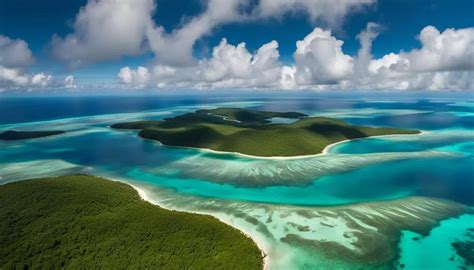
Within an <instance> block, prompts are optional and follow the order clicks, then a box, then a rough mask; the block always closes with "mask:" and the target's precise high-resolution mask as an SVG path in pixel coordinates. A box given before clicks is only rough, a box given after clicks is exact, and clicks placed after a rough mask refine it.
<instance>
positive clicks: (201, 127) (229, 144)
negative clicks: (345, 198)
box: [111, 108, 420, 157]
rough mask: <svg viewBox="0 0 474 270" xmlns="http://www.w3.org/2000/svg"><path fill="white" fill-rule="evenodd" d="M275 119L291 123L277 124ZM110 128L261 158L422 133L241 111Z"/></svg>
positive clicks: (297, 115)
mask: <svg viewBox="0 0 474 270" xmlns="http://www.w3.org/2000/svg"><path fill="white" fill-rule="evenodd" d="M274 118H285V119H289V120H292V122H291V123H283V124H282V123H273V122H272V119H274ZM111 128H115V129H131V130H140V131H139V136H140V137H142V138H145V139H150V140H155V141H159V142H160V143H162V144H163V145H168V146H180V147H193V148H201V149H210V150H215V151H222V152H232V153H241V154H246V155H252V156H261V157H273V156H281V157H291V156H303V155H314V154H318V153H321V152H322V151H323V149H324V148H325V147H326V146H328V145H330V144H333V143H336V142H340V141H344V140H349V139H358V138H364V137H370V136H379V135H392V134H418V133H420V131H418V130H406V129H396V128H375V127H367V126H355V125H350V124H348V123H346V122H344V121H342V120H338V119H332V118H327V117H308V116H307V115H305V114H302V113H298V112H268V111H257V110H249V109H240V108H218V109H211V110H198V111H196V112H194V113H186V114H183V115H179V116H176V117H173V118H165V119H163V120H151V121H135V122H128V123H117V124H113V125H112V126H111Z"/></svg>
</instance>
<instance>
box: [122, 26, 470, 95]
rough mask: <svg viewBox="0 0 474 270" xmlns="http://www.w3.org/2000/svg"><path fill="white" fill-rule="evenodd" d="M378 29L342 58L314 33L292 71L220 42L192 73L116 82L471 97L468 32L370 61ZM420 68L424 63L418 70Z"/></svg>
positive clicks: (431, 33) (331, 40)
mask: <svg viewBox="0 0 474 270" xmlns="http://www.w3.org/2000/svg"><path fill="white" fill-rule="evenodd" d="M381 30H383V27H382V26H380V25H378V24H375V23H369V24H368V25H367V27H366V29H364V30H363V31H361V33H360V34H359V35H357V39H358V41H359V43H360V48H359V51H358V53H357V54H356V55H354V56H350V55H347V54H345V53H344V52H343V50H342V45H343V41H342V40H339V39H337V38H336V37H335V36H333V35H332V34H331V31H329V30H323V29H321V28H315V29H314V30H313V31H312V32H311V33H309V34H308V35H307V36H306V37H305V38H304V39H302V40H300V41H297V42H296V51H295V52H294V54H293V56H294V63H293V64H291V65H283V64H282V63H281V62H280V59H279V52H278V43H277V42H276V41H271V42H269V43H267V44H264V45H262V46H261V47H260V48H259V49H258V50H257V51H256V52H254V53H252V52H249V51H248V50H247V48H246V44H245V43H240V44H237V45H232V44H229V43H228V42H227V40H226V39H223V40H222V41H221V42H220V43H219V45H217V46H216V47H214V49H213V53H212V56H211V57H210V58H207V59H202V60H200V61H199V62H198V63H197V64H196V65H194V66H181V67H176V66H168V65H163V64H158V65H152V66H151V67H150V68H149V69H147V68H144V67H139V68H138V69H136V70H132V69H130V68H129V67H126V68H122V70H121V71H120V72H119V75H118V76H119V79H120V80H121V82H123V83H126V84H130V85H142V86H143V85H147V86H151V87H162V88H272V89H279V88H281V89H399V90H403V89H425V90H426V89H431V90H440V89H452V90H462V89H473V88H474V79H473V78H474V76H473V75H474V71H473V70H474V67H473V61H472V59H473V52H472V50H473V48H474V46H473V44H472V40H473V39H472V37H473V35H472V32H473V28H466V29H458V30H455V29H447V30H445V31H444V32H442V33H440V32H439V31H438V30H436V29H433V28H432V27H426V28H424V29H423V30H422V31H421V33H420V35H419V39H420V41H421V48H419V49H413V50H412V51H409V52H403V51H401V52H399V53H389V54H387V55H385V56H383V57H381V58H379V59H374V58H373V55H372V43H373V42H374V40H375V39H376V38H377V36H378V35H379V34H380V32H381ZM420 63H425V64H424V65H421V64H420Z"/></svg>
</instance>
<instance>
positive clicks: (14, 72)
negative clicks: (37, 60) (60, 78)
mask: <svg viewBox="0 0 474 270" xmlns="http://www.w3.org/2000/svg"><path fill="white" fill-rule="evenodd" d="M33 63H34V58H33V54H32V53H31V50H30V49H29V47H28V43H26V42H25V41H24V40H22V39H15V40H14V39H11V38H9V37H7V36H3V35H0V88H1V89H5V88H7V87H23V86H45V85H47V84H48V83H49V81H50V80H51V76H50V75H47V74H45V73H38V74H34V75H29V74H27V73H26V71H25V69H26V68H28V66H30V65H31V64H33Z"/></svg>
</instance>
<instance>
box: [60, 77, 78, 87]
mask: <svg viewBox="0 0 474 270" xmlns="http://www.w3.org/2000/svg"><path fill="white" fill-rule="evenodd" d="M63 84H64V87H65V88H66V89H74V88H77V85H76V84H74V76H73V75H68V76H66V78H64V81H63Z"/></svg>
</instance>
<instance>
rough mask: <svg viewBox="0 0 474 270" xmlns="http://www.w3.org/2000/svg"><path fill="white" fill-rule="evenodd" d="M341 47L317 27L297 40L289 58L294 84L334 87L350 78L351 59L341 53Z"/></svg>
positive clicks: (326, 32)
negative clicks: (294, 50) (293, 63)
mask: <svg viewBox="0 0 474 270" xmlns="http://www.w3.org/2000/svg"><path fill="white" fill-rule="evenodd" d="M343 44H344V42H343V41H342V40H338V39H336V38H335V37H333V36H332V35H331V32H330V31H325V30H323V29H321V28H315V29H314V30H313V32H311V33H310V34H308V35H307V36H306V37H305V38H304V39H303V40H299V41H297V42H296V52H295V53H294V55H293V56H294V58H295V67H296V73H295V79H296V82H297V84H302V85H311V84H334V83H337V82H339V81H340V80H343V79H345V78H347V77H348V76H350V75H351V74H352V72H353V65H354V63H353V59H352V57H351V56H349V55H346V54H344V53H343V51H342V45H343Z"/></svg>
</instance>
